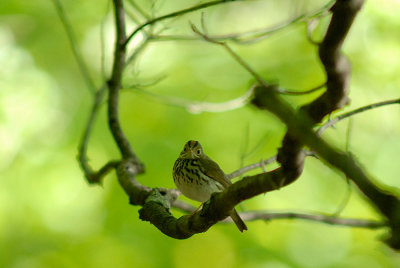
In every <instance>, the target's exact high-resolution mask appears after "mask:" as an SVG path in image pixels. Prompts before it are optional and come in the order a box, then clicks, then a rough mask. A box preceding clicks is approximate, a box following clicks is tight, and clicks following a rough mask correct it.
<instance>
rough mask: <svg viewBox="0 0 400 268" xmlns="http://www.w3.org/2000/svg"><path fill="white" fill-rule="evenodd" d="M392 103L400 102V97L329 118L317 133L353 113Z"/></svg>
mask: <svg viewBox="0 0 400 268" xmlns="http://www.w3.org/2000/svg"><path fill="white" fill-rule="evenodd" d="M391 104H400V99H394V100H387V101H382V102H377V103H373V104H369V105H365V106H363V107H360V108H358V109H355V110H352V111H350V112H347V113H344V114H342V115H339V116H337V117H335V118H334V119H331V120H329V121H328V122H327V123H326V124H324V125H323V126H321V127H320V128H319V129H318V131H317V135H318V136H320V135H321V134H322V132H323V131H325V130H326V129H327V128H329V127H331V126H333V125H334V124H336V123H337V122H339V121H341V120H343V119H346V118H348V117H351V116H353V115H356V114H359V113H362V112H365V111H368V110H371V109H375V108H378V107H382V106H386V105H391Z"/></svg>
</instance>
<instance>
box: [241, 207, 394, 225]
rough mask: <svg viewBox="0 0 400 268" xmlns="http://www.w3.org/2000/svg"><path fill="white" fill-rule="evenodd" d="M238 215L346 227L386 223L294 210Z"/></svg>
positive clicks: (257, 218) (245, 217) (248, 218)
mask: <svg viewBox="0 0 400 268" xmlns="http://www.w3.org/2000/svg"><path fill="white" fill-rule="evenodd" d="M240 217H241V218H242V219H243V220H245V221H255V220H268V221H269V220H275V219H303V220H309V221H315V222H319V223H326V224H330V225H341V226H348V227H359V228H368V229H378V228H382V227H387V223H385V222H382V221H376V220H365V219H353V218H339V217H336V216H330V215H323V214H305V213H296V212H270V211H266V212H262V211H254V212H251V211H248V212H243V213H240Z"/></svg>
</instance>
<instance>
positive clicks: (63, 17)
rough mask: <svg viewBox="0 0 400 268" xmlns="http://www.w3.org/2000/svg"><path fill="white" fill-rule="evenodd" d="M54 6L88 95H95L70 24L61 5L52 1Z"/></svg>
mask: <svg viewBox="0 0 400 268" xmlns="http://www.w3.org/2000/svg"><path fill="white" fill-rule="evenodd" d="M53 3H54V6H55V7H56V10H57V14H58V16H59V18H60V20H61V22H62V24H63V25H64V29H65V32H66V33H67V36H68V40H69V43H70V45H71V49H72V53H73V54H74V57H75V60H76V62H77V63H78V66H79V69H80V71H81V73H82V75H83V78H84V79H85V81H86V84H87V86H88V89H89V91H90V93H92V94H93V95H94V94H95V93H96V86H95V84H94V82H93V80H92V77H91V76H90V72H89V69H88V68H87V66H86V64H85V61H84V60H83V57H82V54H81V52H80V50H79V48H78V45H77V41H76V37H75V34H74V31H73V29H72V26H71V23H70V22H69V20H68V18H67V16H66V15H65V12H64V8H63V6H62V5H61V1H60V0H53Z"/></svg>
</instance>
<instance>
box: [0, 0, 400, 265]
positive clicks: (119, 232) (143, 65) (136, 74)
mask: <svg viewBox="0 0 400 268" xmlns="http://www.w3.org/2000/svg"><path fill="white" fill-rule="evenodd" d="M62 3H63V5H64V7H65V11H66V15H67V16H68V18H69V19H70V20H71V24H72V26H73V30H74V32H75V33H76V37H77V40H78V46H79V47H80V49H81V51H82V53H83V55H84V58H85V61H86V62H87V64H88V67H89V68H90V71H91V73H92V75H93V77H94V78H95V79H96V85H97V86H101V85H102V83H103V81H102V80H101V77H102V73H101V67H100V66H101V54H102V45H101V43H102V42H101V41H100V40H101V38H100V36H101V34H100V33H101V29H102V28H104V33H103V34H104V36H105V42H104V44H103V46H104V51H105V57H104V62H105V71H106V74H107V73H108V72H109V70H110V63H111V60H112V54H111V53H112V44H113V21H112V13H111V11H110V3H109V2H108V1H98V0H96V1H95V0H85V1H76V0H69V1H66V0H65V1H62ZM128 3H129V1H127V2H126V5H127V7H129V4H128ZM136 3H137V4H139V5H140V6H142V7H143V9H144V10H145V11H146V12H147V13H148V14H152V15H153V16H157V15H162V14H166V13H168V12H172V11H175V10H178V9H182V8H185V7H189V6H191V5H193V4H196V3H197V1H182V0H179V1H178V0H176V1H145V0H142V1H136ZM325 3H326V1H322V0H321V1H311V0H309V1H306V0H304V1H295V0H285V1H243V2H238V3H230V4H226V5H223V6H216V7H212V8H209V9H206V10H204V11H202V12H204V18H205V21H206V24H207V28H208V30H209V31H210V33H212V34H227V33H235V32H243V31H246V30H250V29H260V28H263V27H269V26H273V25H276V24H279V23H283V22H285V21H288V20H290V19H291V18H293V17H294V16H296V15H299V14H303V13H305V12H309V11H312V10H315V9H317V8H319V7H321V6H323V5H324V4H325ZM202 12H200V11H199V12H195V13H191V14H188V15H185V16H182V17H179V18H174V19H171V20H166V21H163V22H161V23H160V25H161V26H162V27H165V28H166V30H165V32H163V33H168V34H175V35H176V34H187V35H192V36H193V33H192V32H191V30H190V27H189V21H191V22H193V23H195V24H196V25H200V18H201V13H202ZM399 13H400V2H399V1H397V0H371V1H366V4H365V6H364V8H363V10H362V11H361V12H360V14H359V16H358V17H357V20H356V22H355V24H354V27H353V28H352V29H351V32H350V34H349V37H348V39H347V40H346V42H345V53H346V55H347V56H348V57H349V59H350V61H351V63H352V66H353V72H352V73H353V76H352V81H351V91H350V98H351V103H350V105H348V106H347V107H346V108H345V109H344V111H345V110H351V109H354V108H356V107H359V106H362V105H366V104H369V103H373V102H377V101H382V100H387V99H392V98H398V97H399V93H398V92H399V90H398V88H399V86H400V78H399V75H398V70H400V45H399V44H400V36H399V35H398V34H396V33H397V32H398V29H399V26H400V17H399V16H398V14H399ZM103 21H104V24H103ZM327 22H328V20H327V19H324V20H322V22H321V24H320V25H319V27H318V28H317V31H316V32H315V34H314V35H315V36H313V38H314V37H315V38H316V39H317V40H318V39H320V38H321V36H322V35H321V34H322V33H323V29H324V27H326V25H327ZM102 24H103V25H104V27H102V26H101V25H102ZM128 26H129V27H128V29H130V30H131V29H133V28H134V27H135V25H134V23H133V22H130V24H129V25H128ZM161 26H157V27H158V28H157V29H161V28H160V27H161ZM136 41H137V40H136ZM136 41H135V40H133V43H134V44H135V42H136ZM232 48H233V49H234V50H235V51H236V52H237V53H239V55H241V56H242V57H243V59H245V60H246V61H247V63H248V64H249V65H250V66H252V67H253V68H254V69H255V70H257V71H258V73H260V74H262V76H263V77H264V78H265V79H267V80H269V81H273V82H277V83H279V85H280V86H282V87H285V88H290V89H297V90H303V89H309V88H312V87H314V86H317V85H319V84H321V83H323V82H324V73H323V71H322V69H321V65H320V63H319V62H318V57H317V49H316V47H315V46H314V45H312V44H310V43H309V41H308V40H307V37H306V26H305V24H304V23H302V24H293V25H290V26H288V27H286V28H285V29H283V30H281V31H278V32H276V33H275V34H273V35H271V36H270V37H269V38H267V39H265V40H263V41H261V42H258V43H255V44H251V45H232ZM0 63H1V66H2V68H1V69H0V102H1V105H0V267H18V268H22V267H282V268H283V267H399V266H400V256H399V255H398V254H396V253H394V252H392V251H391V250H389V249H388V248H387V247H386V246H384V245H383V244H382V243H380V242H379V238H380V237H381V236H382V235H384V233H385V231H384V230H381V231H372V230H367V229H356V228H354V229H352V228H344V227H335V226H326V225H322V224H318V223H314V222H304V221H301V220H279V221H273V222H268V223H265V222H261V221H257V222H252V223H248V226H249V231H248V232H246V233H244V234H240V233H239V232H237V230H236V229H235V227H234V226H231V225H223V224H221V225H216V226H213V227H212V228H211V229H210V230H209V231H208V232H207V233H205V234H201V235H196V236H194V237H192V238H190V239H187V240H184V241H179V240H174V239H171V238H169V237H166V236H164V235H163V234H161V233H160V232H159V231H158V230H157V229H156V228H154V227H153V226H151V225H150V224H148V223H144V222H141V221H140V220H139V219H138V213H137V211H138V208H137V207H132V206H130V205H129V204H128V198H127V196H126V195H125V194H124V192H123V191H122V189H121V187H120V186H119V185H118V182H117V181H116V180H115V176H114V175H110V176H108V177H107V178H106V179H105V181H104V185H103V187H99V186H89V185H88V184H87V183H86V182H85V179H84V178H83V174H82V172H81V171H80V169H79V166H78V164H77V161H76V154H77V145H78V143H79V139H80V135H81V133H82V131H83V129H84V127H85V123H86V120H87V117H88V112H89V109H90V104H91V103H92V101H93V99H92V96H91V95H90V93H89V91H88V90H87V88H86V85H85V81H84V79H83V78H82V76H81V74H80V72H79V69H78V67H77V64H76V62H75V59H74V58H73V56H72V53H71V49H70V45H69V43H68V40H67V37H66V34H65V31H64V29H63V27H62V24H61V23H60V20H59V18H58V16H57V13H56V12H55V8H54V6H53V3H52V1H43V0H42V1H40V0H39V1H22V0H13V1H11V0H2V1H1V2H0ZM159 78H164V79H161V81H160V82H158V83H156V84H154V85H153V86H150V87H146V88H144V90H146V91H149V92H152V93H153V94H157V95H161V96H175V97H181V98H187V99H190V100H197V101H210V102H220V101H226V100H229V99H233V98H236V97H238V96H240V95H242V94H244V93H245V92H246V90H247V89H248V87H249V86H250V85H251V84H252V82H253V78H252V77H251V76H250V75H249V74H248V73H247V72H246V71H245V70H244V69H243V68H241V67H240V66H239V65H238V64H237V63H236V62H235V61H234V60H233V59H232V58H231V57H230V56H229V55H228V54H227V53H226V51H224V50H223V49H222V48H221V47H218V46H215V45H212V44H208V43H205V42H203V41H176V40H175V41H162V42H161V41H154V42H151V43H150V45H149V46H148V47H147V49H146V50H144V52H143V54H141V55H140V57H139V58H138V60H137V61H136V62H134V63H132V64H131V65H129V66H127V69H126V72H125V76H124V84H125V86H126V87H129V86H130V85H132V84H138V83H139V84H140V83H151V82H153V81H156V80H158V79H159ZM318 94H319V93H314V94H312V95H308V96H302V97H287V99H288V100H289V101H290V102H291V103H292V104H293V105H295V106H299V105H301V104H302V103H306V102H309V101H310V100H312V99H313V98H315V97H316V96H317V95H318ZM120 108H121V109H120V111H121V121H122V124H123V128H124V130H125V131H126V134H127V135H128V137H129V139H130V140H131V143H132V145H133V148H134V150H135V152H136V153H137V154H138V155H139V157H140V158H141V160H142V161H143V162H144V163H145V164H146V167H147V172H146V174H144V175H143V176H141V177H140V178H139V180H140V181H141V182H142V183H143V184H146V185H148V186H152V187H156V186H157V187H174V185H173V180H172V176H171V169H172V165H173V162H174V161H175V159H176V158H177V156H178V154H179V152H180V150H181V149H182V147H183V145H184V143H185V142H186V141H187V140H189V139H197V140H200V141H201V143H202V144H203V146H204V148H205V151H206V153H207V154H208V155H210V156H211V157H212V158H213V159H214V160H216V161H218V162H219V164H220V165H221V166H222V168H223V169H224V170H225V171H226V172H231V171H234V170H235V169H237V168H239V167H240V166H241V165H243V164H250V163H254V162H257V161H260V159H263V158H264V159H265V158H268V157H270V156H273V155H274V154H275V153H276V150H277V148H278V147H279V144H280V141H281V139H282V136H283V134H284V132H285V128H284V126H283V125H282V124H281V123H280V122H279V121H278V120H277V119H276V118H274V117H272V116H271V115H269V114H266V113H265V112H261V111H258V110H256V109H255V108H253V107H250V106H246V107H243V108H241V109H238V110H234V111H230V112H225V113H217V114H215V113H202V114H190V113H188V112H187V111H185V109H182V108H180V107H174V106H170V105H167V104H165V103H160V102H156V101H155V100H154V99H153V98H151V97H149V96H147V95H143V94H140V93H139V92H138V91H137V90H135V89H129V90H128V89H126V90H124V91H123V92H122V94H121V106H120ZM399 117H400V113H399V107H395V106H390V107H385V108H380V109H377V110H373V111H369V112H366V113H363V114H361V115H357V116H356V117H354V118H353V119H352V131H351V140H350V150H351V152H352V153H353V154H354V155H356V156H357V158H358V159H359V160H360V161H361V162H362V163H363V164H364V166H365V167H366V169H367V170H368V171H369V172H370V173H371V174H372V175H373V176H374V177H375V178H376V179H377V180H378V181H379V183H381V184H382V185H387V186H389V187H400V182H399V180H398V179H397V178H398V174H400V166H399V165H398V164H397V162H398V161H396V159H398V152H399V151H400V139H399V138H398V137H399V134H400V123H399V122H400V118H399ZM105 122H106V115H105V105H104V108H103V110H102V111H101V114H100V116H99V118H98V120H97V123H96V125H95V129H94V132H93V136H92V139H91V141H90V143H89V146H90V148H89V156H90V160H91V162H90V163H91V164H93V165H94V166H95V167H100V166H101V164H103V163H105V161H107V160H109V159H113V158H115V157H118V154H117V150H116V148H115V145H114V142H113V140H112V139H111V135H110V134H109V131H108V127H107V125H106V123H105ZM347 126H348V124H347V123H346V121H344V122H341V123H339V124H338V125H337V126H336V127H335V128H334V129H329V130H327V131H326V133H325V134H324V137H325V138H326V139H328V140H329V141H330V142H332V143H334V144H336V145H337V146H338V147H339V148H342V149H344V148H345V143H346V138H345V137H346V131H347ZM253 148H256V149H255V150H253ZM267 168H272V167H267ZM346 187H347V186H346V182H345V180H344V178H343V176H342V175H341V174H340V173H339V172H337V171H335V170H332V169H330V167H328V166H326V165H325V164H324V163H321V162H320V161H319V160H316V159H307V161H306V166H305V170H304V174H303V175H302V176H301V177H300V178H299V179H298V181H297V182H295V183H294V184H292V185H290V186H288V187H286V188H283V189H281V190H280V191H276V192H272V193H268V194H267V195H263V196H259V197H256V198H254V199H252V200H248V201H246V202H245V203H244V204H243V206H242V207H243V208H244V209H246V210H254V209H272V210H274V209H284V210H290V211H309V212H317V211H319V212H324V213H333V212H335V211H336V208H337V207H338V206H339V204H340V203H341V202H342V200H343V198H345V195H346V191H347V189H346ZM173 213H174V214H175V215H180V213H179V212H176V211H174V212H173ZM342 215H343V216H347V217H361V218H377V219H379V216H378V215H377V214H376V213H375V211H374V210H373V208H371V207H370V206H369V205H368V204H367V203H366V202H365V200H364V198H363V197H362V196H360V195H359V194H358V192H357V190H356V189H353V191H352V195H351V197H350V200H349V203H348V204H347V206H346V208H345V209H344V211H343V212H342Z"/></svg>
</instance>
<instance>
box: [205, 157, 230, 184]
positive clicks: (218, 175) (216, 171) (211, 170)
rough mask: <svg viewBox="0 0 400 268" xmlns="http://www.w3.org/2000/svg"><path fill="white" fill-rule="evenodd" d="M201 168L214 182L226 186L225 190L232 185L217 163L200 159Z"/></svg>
mask: <svg viewBox="0 0 400 268" xmlns="http://www.w3.org/2000/svg"><path fill="white" fill-rule="evenodd" d="M199 162H200V166H201V167H202V172H203V173H204V174H205V175H206V176H207V177H210V178H212V179H213V180H215V181H217V182H219V183H220V184H222V186H224V188H227V187H229V185H231V184H232V183H231V182H230V181H229V180H228V179H227V178H226V176H225V173H224V172H223V171H222V169H221V168H220V167H219V166H218V164H217V163H215V162H214V161H212V160H211V159H207V158H200V159H199Z"/></svg>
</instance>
